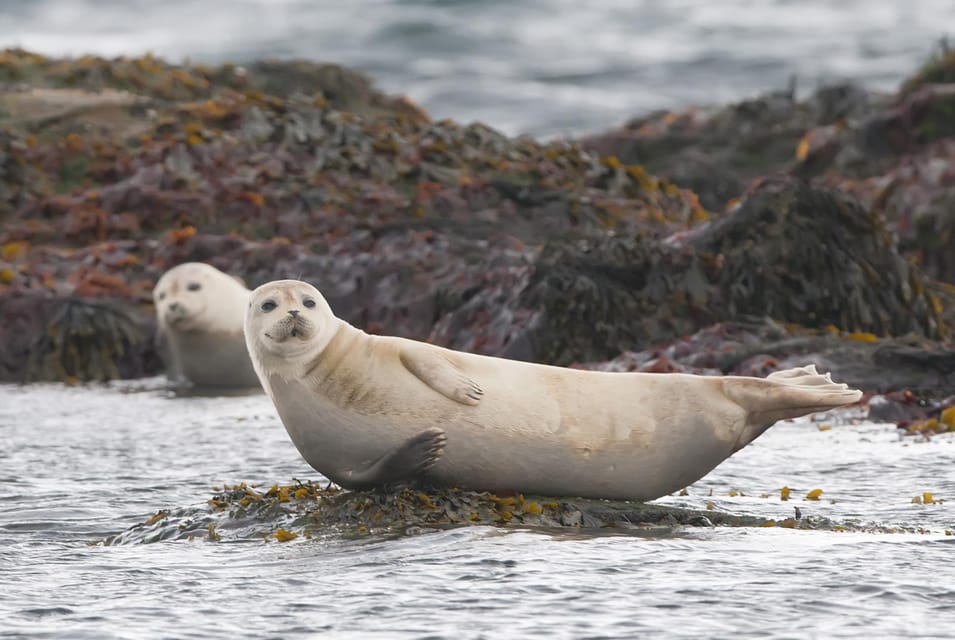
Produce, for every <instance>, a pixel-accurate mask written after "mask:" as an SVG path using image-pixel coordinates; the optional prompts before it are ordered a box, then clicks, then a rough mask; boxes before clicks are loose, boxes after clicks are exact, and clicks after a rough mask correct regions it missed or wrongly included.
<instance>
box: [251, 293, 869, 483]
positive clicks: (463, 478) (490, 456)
mask: <svg viewBox="0 0 955 640" xmlns="http://www.w3.org/2000/svg"><path fill="white" fill-rule="evenodd" d="M245 335H246V341H247V344H248V348H249V353H250V355H251V356H252V362H253V364H254V366H255V369H256V372H257V373H258V375H259V379H260V381H261V382H262V385H263V386H264V387H265V389H266V391H267V392H268V394H269V395H270V397H271V398H272V401H273V402H274V403H275V407H276V409H277V410H278V413H279V416H280V417H281V419H282V422H283V423H284V424H285V427H286V429H287V430H288V433H289V436H290V437H291V439H292V442H294V443H295V446H296V447H297V448H298V450H299V451H300V452H301V454H302V456H303V457H304V458H305V460H306V461H307V462H308V463H309V464H311V465H312V467H314V468H315V469H316V470H318V471H319V472H321V473H322V474H324V475H325V476H326V477H328V478H330V479H331V480H332V481H334V482H336V483H338V484H340V485H341V486H343V487H346V488H353V489H357V488H369V487H374V486H379V485H383V484H387V483H390V482H396V481H405V480H421V481H424V482H426V483H429V484H431V485H434V486H447V487H461V488H466V489H475V490H487V491H494V492H505V491H519V492H523V493H528V494H543V495H551V496H581V497H591V498H611V499H633V500H651V499H653V498H658V497H660V496H663V495H666V494H668V493H671V492H673V491H676V490H678V489H680V488H682V487H685V486H687V485H689V484H691V483H693V482H695V481H696V480H698V479H699V478H701V477H702V476H704V475H705V474H706V473H707V472H709V471H710V470H711V469H713V468H714V467H715V466H716V465H718V464H719V463H720V462H722V461H723V460H725V459H726V458H727V457H729V456H730V455H732V454H733V453H734V452H735V451H738V450H739V449H740V448H742V447H743V446H745V445H746V444H748V443H749V442H751V441H752V440H753V439H754V438H756V437H757V436H759V435H760V434H761V433H763V431H765V430H766V429H767V428H768V427H769V426H770V425H772V424H773V423H774V422H776V421H777V420H781V419H784V418H794V417H797V416H801V415H804V414H808V413H811V412H814V411H820V410H825V409H831V408H833V407H838V406H840V405H844V404H848V403H851V402H855V401H857V400H858V399H859V398H860V397H861V392H859V391H856V390H852V389H849V388H848V387H846V385H844V384H837V383H834V382H832V380H831V379H830V378H829V376H828V375H825V376H823V375H820V374H818V373H816V370H815V368H814V367H812V366H809V367H803V368H800V369H789V370H786V371H780V372H777V373H774V374H772V375H770V376H768V377H767V378H765V379H761V378H749V377H736V376H694V375H685V374H652V373H609V372H600V371H583V370H577V369H566V368H562V367H553V366H547V365H540V364H533V363H528V362H519V361H514V360H505V359H501V358H494V357H488V356H479V355H475V354H469V353H462V352H458V351H452V350H449V349H444V348H441V347H437V346H434V345H430V344H427V343H423V342H418V341H414V340H406V339H403V338H395V337H383V336H372V335H368V334H366V333H364V332H363V331H360V330H359V329H356V328H354V327H352V326H351V325H349V324H347V323H346V322H344V321H343V320H341V319H339V318H336V317H335V315H334V314H333V313H332V310H331V309H330V308H329V306H328V303H327V302H326V301H325V299H324V298H323V297H322V295H321V294H320V293H319V292H318V291H317V290H316V289H315V288H314V287H312V286H311V285H309V284H307V283H304V282H299V281H294V280H280V281H276V282H270V283H268V284H265V285H263V286H261V287H259V288H258V289H256V290H255V291H254V292H253V294H252V299H251V302H250V305H249V308H248V312H247V314H246V320H245Z"/></svg>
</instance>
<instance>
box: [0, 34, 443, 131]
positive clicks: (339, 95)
mask: <svg viewBox="0 0 955 640" xmlns="http://www.w3.org/2000/svg"><path fill="white" fill-rule="evenodd" d="M0 83H10V84H14V85H29V86H32V87H39V88H43V89H63V88H69V89H74V90H80V91H82V92H93V93H103V92H104V91H106V92H107V93H117V92H123V94H125V95H127V96H128V95H130V94H136V95H138V96H142V97H144V98H153V99H159V100H174V101H183V102H184V101H197V100H204V99H208V98H212V97H214V96H216V95H217V94H218V93H221V92H222V91H238V92H258V93H263V94H268V95H272V96H278V97H281V98H288V97H290V96H292V95H294V94H297V93H299V94H303V95H308V96H316V97H320V98H321V99H322V100H324V101H326V102H327V103H328V104H329V105H331V106H333V107H335V108H339V109H347V110H349V111H354V112H357V113H363V114H366V115H384V114H388V115H393V116H404V117H411V118H417V119H426V118H427V116H426V115H425V114H424V112H423V111H422V110H421V109H420V108H419V107H417V106H415V105H414V104H413V103H411V102H410V101H409V100H408V99H406V98H402V97H391V96H387V95H385V94H383V93H382V92H381V91H379V90H377V89H376V88H374V86H372V84H371V81H370V80H369V79H368V78H367V76H365V75H364V74H362V73H359V72H357V71H352V70H350V69H345V68H344V67H341V66H340V65H336V64H321V63H313V62H307V61H304V60H288V61H285V60H262V61H258V62H253V63H251V64H249V65H245V66H243V65H235V64H224V65H221V66H207V65H201V64H200V65H173V64H169V63H167V62H165V61H163V60H160V59H158V58H154V57H153V56H151V55H149V54H147V55H145V56H143V57H134V58H128V57H118V58H113V59H107V58H101V57H99V56H89V55H87V56H81V57H78V58H66V59H55V58H47V57H46V56H42V55H38V54H35V53H31V52H29V51H24V50H23V49H5V50H0ZM87 95H89V94H88V93H87Z"/></svg>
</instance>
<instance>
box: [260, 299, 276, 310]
mask: <svg viewBox="0 0 955 640" xmlns="http://www.w3.org/2000/svg"><path fill="white" fill-rule="evenodd" d="M277 306H278V305H276V304H275V303H274V302H272V301H271V300H266V301H265V302H263V303H262V311H264V312H266V313H268V312H269V311H271V310H272V309H274V308H275V307H277Z"/></svg>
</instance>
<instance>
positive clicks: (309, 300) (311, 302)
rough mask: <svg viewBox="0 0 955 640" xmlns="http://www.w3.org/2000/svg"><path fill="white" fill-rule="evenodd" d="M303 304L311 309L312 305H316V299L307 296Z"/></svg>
mask: <svg viewBox="0 0 955 640" xmlns="http://www.w3.org/2000/svg"><path fill="white" fill-rule="evenodd" d="M302 304H304V305H305V306H306V307H308V308H309V309H311V308H312V307H314V306H315V301H314V300H312V299H311V298H305V300H303V301H302Z"/></svg>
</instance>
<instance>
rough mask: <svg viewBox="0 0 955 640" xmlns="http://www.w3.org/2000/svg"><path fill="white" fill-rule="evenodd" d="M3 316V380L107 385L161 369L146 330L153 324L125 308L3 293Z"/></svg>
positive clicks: (0, 366)
mask: <svg viewBox="0 0 955 640" xmlns="http://www.w3.org/2000/svg"><path fill="white" fill-rule="evenodd" d="M0 316H2V317H3V318H4V321H3V324H2V326H0V381H4V382H54V381H68V382H82V381H106V380H112V379H116V378H136V377H143V376H146V375H153V374H155V373H158V372H159V370H160V366H159V362H158V360H157V359H156V357H155V355H154V353H153V351H152V347H151V345H150V343H149V337H150V336H148V335H146V333H145V331H144V328H152V329H153V331H154V326H152V323H151V322H150V319H149V318H147V317H144V316H143V315H136V314H133V313H131V312H130V310H129V309H128V308H125V307H124V306H123V305H119V304H111V303H109V302H104V301H94V300H84V299H80V298H75V297H49V296H46V295H31V294H19V295H16V294H0ZM146 331H148V329H146Z"/></svg>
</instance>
